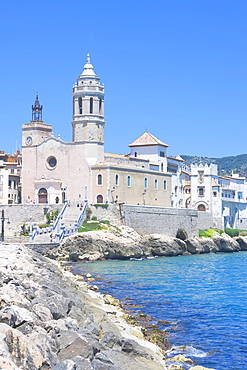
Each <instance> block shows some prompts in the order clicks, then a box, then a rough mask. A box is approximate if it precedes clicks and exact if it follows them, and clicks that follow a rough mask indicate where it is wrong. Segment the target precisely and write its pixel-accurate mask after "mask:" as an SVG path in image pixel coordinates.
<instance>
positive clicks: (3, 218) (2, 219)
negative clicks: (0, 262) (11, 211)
mask: <svg viewBox="0 0 247 370" xmlns="http://www.w3.org/2000/svg"><path fill="white" fill-rule="evenodd" d="M5 220H8V223H9V219H8V218H5V217H4V209H2V217H1V221H2V242H4V221H5Z"/></svg>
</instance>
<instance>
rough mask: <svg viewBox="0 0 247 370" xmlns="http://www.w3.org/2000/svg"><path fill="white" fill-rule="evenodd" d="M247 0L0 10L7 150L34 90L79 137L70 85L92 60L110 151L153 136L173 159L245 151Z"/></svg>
mask: <svg viewBox="0 0 247 370" xmlns="http://www.w3.org/2000/svg"><path fill="white" fill-rule="evenodd" d="M246 18H247V2H246V0H244V1H242V0H236V1H229V0H217V1H215V0H207V1H206V0H204V1H203V0H169V1H168V0H152V1H146V0H143V1H140V0H135V1H133V0H132V1H129V0H123V1H117V0H104V1H100V0H94V1H84V0H77V1H75V0H70V1H69V0H42V1H39V0H36V1H31V0H30V1H29V0H22V1H20V0H11V1H3V2H2V3H1V12H0V45H1V46H0V82H1V83H0V91H1V94H0V95H1V98H0V125H1V135H0V150H5V151H6V152H14V151H15V150H16V147H20V145H21V125H22V124H23V123H26V122H29V121H30V120H31V105H32V104H33V103H34V100H35V95H36V92H38V94H39V98H40V102H41V104H43V106H44V110H43V119H44V121H45V123H49V124H52V125H53V131H54V134H55V136H58V134H60V135H61V138H62V139H63V140H65V141H71V137H72V135H71V133H72V130H71V120H72V104H71V100H72V98H71V94H72V85H73V83H74V82H75V80H76V78H77V77H78V76H79V75H80V73H81V72H82V69H83V66H84V64H85V60H86V54H87V53H88V52H89V53H90V54H91V61H92V64H93V65H94V69H95V72H96V73H97V74H98V75H99V76H100V78H101V82H102V83H104V84H105V93H106V97H105V120H106V126H105V151H106V152H112V153H121V154H123V153H128V144H129V143H131V142H132V141H134V140H135V139H136V138H137V137H138V136H139V135H141V134H142V133H143V132H144V131H145V130H148V131H149V132H151V133H152V134H153V135H155V136H157V137H158V138H159V139H161V140H162V141H164V142H165V143H167V144H168V145H169V146H170V148H169V154H170V155H174V156H175V155H178V154H180V155H181V154H189V155H199V156H208V157H223V156H228V155H237V154H242V153H247V140H246V136H247V125H246V122H247V104H246V101H247V45H246V43H247V42H246V41H247V22H246Z"/></svg>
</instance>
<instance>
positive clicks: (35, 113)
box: [32, 94, 43, 122]
mask: <svg viewBox="0 0 247 370" xmlns="http://www.w3.org/2000/svg"><path fill="white" fill-rule="evenodd" d="M42 109H43V105H40V104H39V97H38V94H37V95H36V100H35V102H34V104H33V105H32V122H35V121H38V122H42Z"/></svg>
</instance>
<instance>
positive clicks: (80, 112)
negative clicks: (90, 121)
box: [78, 98, 82, 114]
mask: <svg viewBox="0 0 247 370" xmlns="http://www.w3.org/2000/svg"><path fill="white" fill-rule="evenodd" d="M78 104H79V114H82V98H79V99H78Z"/></svg>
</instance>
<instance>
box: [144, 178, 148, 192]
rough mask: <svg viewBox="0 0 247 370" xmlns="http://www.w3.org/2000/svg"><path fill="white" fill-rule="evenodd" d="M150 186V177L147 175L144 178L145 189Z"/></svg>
mask: <svg viewBox="0 0 247 370" xmlns="http://www.w3.org/2000/svg"><path fill="white" fill-rule="evenodd" d="M147 188H148V179H147V178H146V177H145V178H144V189H147Z"/></svg>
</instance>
